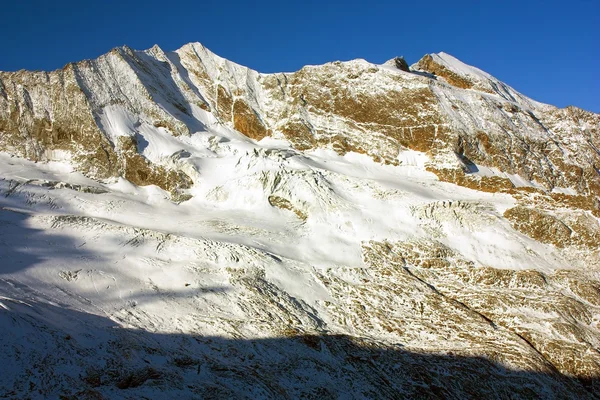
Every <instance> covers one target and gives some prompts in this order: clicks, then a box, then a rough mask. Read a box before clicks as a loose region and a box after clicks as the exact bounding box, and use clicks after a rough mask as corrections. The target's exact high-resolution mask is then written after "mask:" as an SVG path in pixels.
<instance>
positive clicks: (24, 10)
mask: <svg viewBox="0 0 600 400" xmlns="http://www.w3.org/2000/svg"><path fill="white" fill-rule="evenodd" d="M192 41H197V42H201V43H203V44H204V45H205V46H206V47H208V48H209V49H211V50H212V51H214V52H215V53H217V54H219V55H221V56H223V57H226V58H228V59H230V60H232V61H235V62H238V63H240V64H243V65H247V66H249V67H251V68H253V69H256V70H258V71H261V72H280V71H294V70H297V69H299V68H301V67H302V66H303V65H305V64H321V63H324V62H327V61H334V60H349V59H353V58H364V59H366V60H368V61H371V62H375V63H382V62H384V61H386V60H388V59H390V58H392V57H394V56H396V55H404V56H405V58H406V59H407V61H408V62H409V63H413V62H416V61H418V59H419V58H421V57H422V56H423V55H424V54H426V53H433V52H440V51H445V52H447V53H450V54H452V55H454V56H455V57H457V58H459V59H460V60H462V61H463V62H466V63H467V64H471V65H475V66H477V67H478V68H481V69H483V70H485V71H487V72H489V73H491V74H492V75H495V76H496V77H497V78H499V79H501V80H503V81H504V82H506V83H508V84H509V85H511V86H513V87H514V88H515V89H517V90H519V91H520V92H522V93H524V94H525V95H527V96H529V97H532V98H534V99H536V100H539V101H542V102H546V103H550V104H554V105H557V106H560V107H564V106H567V105H576V106H579V107H582V108H584V109H587V110H591V111H595V112H600V73H598V72H597V71H600V67H599V65H600V1H598V0H589V1H585V0H570V1H556V0H547V1H527V0H524V1H514V0H503V1H460V0H455V1H447V0H445V1H437V0H429V1H401V0H395V1H364V0H362V1H356V2H354V1H352V0H348V1H345V2H342V1H329V2H327V1H312V0H307V1H304V2H297V1H294V2H286V1H284V0H279V1H252V2H248V1H213V0H208V1H198V0H196V1H176V0H172V1H165V0H161V1H156V0H146V1H127V0H121V1H114V0H104V1H80V0H78V1H70V0H65V1H48V0H45V1H39V0H33V1H27V0H20V1H10V2H5V4H3V5H2V24H0V48H1V53H0V70H5V71H12V70H18V69H22V68H24V69H38V70H39V69H41V70H49V69H56V68H60V67H62V66H63V65H65V64H66V63H68V62H70V61H78V60H81V59H84V58H94V57H97V56H99V55H100V54H103V53H105V52H107V51H109V50H110V49H111V48H113V47H116V46H120V45H124V44H127V45H128V46H130V47H132V48H135V49H145V48H149V47H151V46H152V45H153V44H158V45H159V46H161V47H162V48H163V49H164V50H174V49H177V48H179V47H181V46H182V45H183V44H185V43H188V42H192Z"/></svg>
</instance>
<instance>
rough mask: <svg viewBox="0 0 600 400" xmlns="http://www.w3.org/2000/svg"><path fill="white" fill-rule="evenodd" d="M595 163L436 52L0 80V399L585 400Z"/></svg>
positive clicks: (562, 113) (597, 159)
mask: <svg viewBox="0 0 600 400" xmlns="http://www.w3.org/2000/svg"><path fill="white" fill-rule="evenodd" d="M549 84H551V83H549ZM599 149H600V115H598V114H594V113H591V112H587V111H584V110H581V109H578V108H575V107H568V108H566V109H558V108H556V107H553V106H550V105H546V104H541V103H538V102H536V101H534V100H532V99H529V98H527V97H525V96H524V95H522V94H520V93H518V92H516V91H515V90H514V89H513V88H511V87H509V86H508V85H506V84H505V83H502V82H500V81H499V80H497V79H496V78H494V77H493V76H491V75H489V74H487V73H485V72H483V71H481V70H479V69H477V68H474V67H471V66H468V65H466V64H464V63H462V62H460V61H459V60H457V59H455V58H454V57H452V56H450V55H448V54H445V53H439V54H430V55H426V56H425V57H423V58H422V59H421V60H420V61H419V62H417V63H416V64H414V65H412V66H410V68H406V64H405V63H404V62H403V60H401V59H398V58H396V59H392V60H390V61H388V62H386V63H385V64H382V65H376V64H371V63H368V62H367V61H364V60H353V61H349V62H334V63H328V64H325V65H321V66H307V67H304V68H302V69H301V70H300V71H297V72H294V73H281V74H261V73H258V72H256V71H253V70H250V69H248V68H246V67H243V66H240V65H237V64H235V63H233V62H230V61H228V60H225V59H223V58H221V57H219V56H217V55H215V54H213V53H212V52H210V51H209V50H207V49H206V48H205V47H203V46H202V45H201V44H198V43H193V44H188V45H185V46H184V47H182V48H181V49H179V50H177V51H174V52H164V51H163V50H161V49H160V48H158V47H157V46H155V47H153V48H151V49H149V50H146V51H135V50H132V49H129V48H127V47H123V48H117V49H114V50H113V51H111V52H110V53H108V54H105V55H103V56H101V57H99V58H98V59H95V60H87V61H82V62H78V63H75V64H69V65H67V66H65V67H64V68H63V69H62V70H58V71H53V72H28V71H19V72H15V73H4V72H0V150H1V153H0V171H1V176H0V177H1V179H2V180H0V192H1V193H2V197H0V260H1V261H0V263H1V267H0V337H2V342H1V345H0V354H1V357H2V360H4V361H3V364H2V366H0V397H2V398H4V397H6V398H18V399H20V398H59V397H60V398H69V399H70V398H89V399H99V398H131V399H138V398H144V397H145V398H173V396H179V397H182V398H252V399H254V398H315V399H317V398H318V399H321V398H457V399H464V398H499V399H504V398H556V399H562V398H596V397H597V396H598V393H600V351H599V348H600V223H599V221H600V206H599V204H600V172H599V170H600V150H599Z"/></svg>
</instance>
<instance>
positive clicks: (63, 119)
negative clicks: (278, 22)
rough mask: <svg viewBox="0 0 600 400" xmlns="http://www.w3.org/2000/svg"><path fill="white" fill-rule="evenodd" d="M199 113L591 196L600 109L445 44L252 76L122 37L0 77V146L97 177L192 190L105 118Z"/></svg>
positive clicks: (509, 184)
mask: <svg viewBox="0 0 600 400" xmlns="http://www.w3.org/2000/svg"><path fill="white" fill-rule="evenodd" d="M202 112H208V113H211V114H212V116H214V118H216V119H218V120H219V121H220V122H221V123H223V124H225V125H227V126H231V127H233V128H235V129H236V130H238V131H239V132H241V133H243V134H244V135H246V136H248V137H250V138H252V139H256V140H260V139H262V138H264V137H267V136H271V137H276V138H285V139H287V140H288V141H289V142H291V144H292V146H293V147H294V148H296V149H298V150H308V149H315V148H332V149H334V150H335V151H336V152H338V153H339V154H345V153H347V152H349V151H356V152H360V153H365V154H368V155H369V156H371V157H373V158H374V159H375V160H376V161H381V162H384V163H390V164H395V163H397V162H398V160H397V155H398V152H399V151H400V150H402V149H407V148H408V149H413V150H418V151H423V152H426V153H428V154H429V155H430V156H431V158H432V160H431V164H430V169H431V170H432V171H433V172H434V173H436V174H437V175H438V176H439V177H440V179H443V180H448V181H451V182H454V183H458V184H460V185H465V186H468V187H474V188H478V189H482V190H488V191H501V190H510V189H513V188H514V187H515V183H514V180H513V181H511V180H510V179H509V178H506V177H504V178H499V177H497V176H494V177H487V176H469V175H468V172H470V168H473V167H472V166H473V164H476V165H481V166H485V167H488V168H496V169H497V170H498V171H499V172H502V173H505V174H512V175H518V176H519V177H521V178H523V179H526V180H528V181H535V182H536V183H537V184H538V185H539V189H540V193H543V192H544V191H548V192H549V191H551V190H552V189H553V188H557V187H558V188H568V189H570V190H571V192H572V193H573V194H577V195H580V196H583V197H594V196H597V195H598V193H600V177H599V175H598V172H597V169H598V166H599V165H600V155H599V151H598V148H597V143H598V140H599V132H598V126H599V124H600V117H599V116H598V115H597V114H594V113H591V112H587V111H584V110H581V109H578V108H575V107H567V108H565V109H558V108H556V107H553V106H549V105H545V104H541V103H538V102H535V101H533V100H531V99H529V98H527V97H525V96H523V95H521V94H520V93H518V92H516V91H515V90H514V89H512V88H510V87H509V86H507V85H506V84H504V83H502V82H500V81H498V80H497V79H495V78H494V77H492V76H490V75H488V74H486V73H485V72H483V71H480V70H478V69H476V68H474V67H470V66H467V65H465V64H463V63H461V62H460V61H458V60H456V59H455V58H453V57H452V56H450V55H448V54H444V53H440V54H431V55H426V56H425V57H423V58H422V59H421V60H420V61H419V62H418V63H416V64H415V65H413V66H412V72H411V70H410V69H409V68H408V66H407V65H406V62H405V61H404V59H403V58H400V57H398V58H395V59H393V60H391V61H390V62H389V63H386V64H384V65H374V64H370V63H368V62H366V61H364V60H354V61H349V62H334V63H329V64H325V65H320V66H307V67H304V68H302V69H301V70H300V71H297V72H294V73H281V74H260V73H258V72H256V71H253V70H251V69H248V68H245V67H242V66H239V65H237V64H234V63H232V62H230V61H227V60H225V59H223V58H220V57H218V56H216V55H214V54H213V53H211V52H210V51H208V50H207V49H206V48H205V47H203V46H202V45H200V44H198V43H194V44H188V45H186V46H184V47H182V48H181V49H179V50H177V51H175V52H170V53H165V52H163V51H162V50H161V49H160V48H158V47H157V46H155V47H153V48H152V49H150V50H146V51H134V50H131V49H130V48H128V47H122V48H116V49H114V50H113V51H111V52H110V53H108V54H105V55H103V56H101V57H99V58H98V59H95V60H86V61H82V62H78V63H74V64H68V65H66V66H65V67H64V68H63V69H62V70H58V71H53V72H27V71H19V72H15V73H1V74H0V132H2V137H1V142H0V146H1V148H2V150H4V151H7V152H10V153H12V154H15V155H19V156H22V157H25V158H28V159H31V160H40V161H42V160H53V159H63V158H64V157H71V158H72V160H73V161H74V162H75V163H76V165H77V168H78V170H79V171H81V172H83V173H85V174H86V175H88V176H90V177H94V178H99V179H105V178H109V177H116V176H124V177H126V178H127V179H129V180H130V181H132V182H133V183H135V184H138V185H148V184H155V185H158V186H159V187H161V188H163V189H165V190H168V191H173V192H175V191H177V190H178V189H184V188H186V187H188V186H189V185H190V184H191V177H189V176H187V177H186V175H185V173H184V172H183V171H179V170H177V168H174V167H173V166H172V165H168V163H164V162H163V163H160V162H152V161H151V160H148V159H146V158H144V157H143V156H142V157H140V156H138V155H139V151H138V150H139V148H140V144H139V143H138V141H137V137H138V135H136V133H137V132H136V129H131V130H127V129H124V128H123V127H120V126H112V125H111V124H110V121H111V119H110V116H111V115H113V114H115V113H124V114H127V115H128V116H130V117H131V118H133V119H135V123H136V124H137V127H138V128H139V127H140V125H143V126H146V125H147V127H148V129H152V128H153V129H164V130H165V131H168V132H169V133H170V134H171V135H174V136H179V135H190V134H192V133H193V132H195V131H198V130H201V127H202V122H201V121H202V120H203V118H202V116H199V114H201V113H202ZM465 172H467V174H465ZM592 200H593V199H590V200H589V206H590V207H593V206H594V205H595V206H596V207H597V204H595V203H594V202H593V201H592ZM580 201H581V202H584V203H585V200H584V199H583V198H582V199H580Z"/></svg>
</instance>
